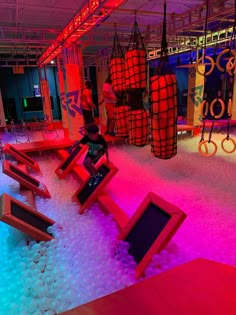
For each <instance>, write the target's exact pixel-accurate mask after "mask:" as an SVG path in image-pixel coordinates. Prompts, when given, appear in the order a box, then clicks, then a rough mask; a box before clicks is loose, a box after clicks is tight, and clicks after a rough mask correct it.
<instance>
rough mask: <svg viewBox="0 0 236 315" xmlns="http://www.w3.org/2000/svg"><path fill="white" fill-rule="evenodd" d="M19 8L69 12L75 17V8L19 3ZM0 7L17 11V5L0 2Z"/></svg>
mask: <svg viewBox="0 0 236 315" xmlns="http://www.w3.org/2000/svg"><path fill="white" fill-rule="evenodd" d="M17 6H18V8H23V9H24V8H26V9H35V10H40V9H41V10H44V11H45V10H48V11H54V12H55V11H60V12H68V13H71V15H73V14H74V13H75V10H76V9H75V8H68V7H67V6H65V7H56V8H55V6H46V5H42V4H30V3H25V2H24V3H18V4H17ZM0 7H2V8H10V9H16V3H6V2H3V3H2V2H0Z"/></svg>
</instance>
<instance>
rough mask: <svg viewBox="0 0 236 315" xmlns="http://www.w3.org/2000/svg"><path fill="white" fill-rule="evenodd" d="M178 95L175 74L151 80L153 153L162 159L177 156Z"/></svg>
mask: <svg viewBox="0 0 236 315" xmlns="http://www.w3.org/2000/svg"><path fill="white" fill-rule="evenodd" d="M176 93H177V88H176V76H175V75H174V74H166V75H160V76H154V77H152V78H151V101H152V104H151V115H152V118H151V139H152V140H151V151H152V153H153V154H154V155H155V156H156V157H158V158H160V159H170V158H171V157H173V156H175V155H176V154H177V125H176V121H177V96H176V95H177V94H176Z"/></svg>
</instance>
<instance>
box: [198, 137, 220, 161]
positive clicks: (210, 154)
mask: <svg viewBox="0 0 236 315" xmlns="http://www.w3.org/2000/svg"><path fill="white" fill-rule="evenodd" d="M207 143H212V144H213V146H214V150H213V152H212V153H208V148H207ZM202 145H204V147H205V149H206V152H205V153H204V152H203V151H202ZM216 151H217V144H216V143H215V142H214V141H212V140H210V141H209V140H204V141H201V142H199V144H198V152H199V153H200V154H201V155H203V156H207V157H211V156H213V155H215V154H216Z"/></svg>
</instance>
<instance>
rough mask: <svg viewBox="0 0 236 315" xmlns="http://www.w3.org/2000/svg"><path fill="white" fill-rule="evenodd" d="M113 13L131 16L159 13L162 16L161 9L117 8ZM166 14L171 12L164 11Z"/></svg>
mask: <svg viewBox="0 0 236 315" xmlns="http://www.w3.org/2000/svg"><path fill="white" fill-rule="evenodd" d="M114 13H115V14H122V15H123V14H125V15H133V16H135V15H136V16H137V17H139V16H145V15H149V16H154V17H155V16H156V15H160V16H163V11H162V12H157V11H155V12H153V11H143V10H132V9H122V8H120V9H117V10H116V11H115V12H114ZM166 15H167V16H171V15H172V13H166Z"/></svg>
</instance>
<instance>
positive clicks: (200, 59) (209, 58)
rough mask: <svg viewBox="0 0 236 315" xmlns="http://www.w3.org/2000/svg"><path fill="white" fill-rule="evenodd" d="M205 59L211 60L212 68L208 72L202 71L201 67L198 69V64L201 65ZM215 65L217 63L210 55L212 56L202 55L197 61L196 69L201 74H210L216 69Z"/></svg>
mask: <svg viewBox="0 0 236 315" xmlns="http://www.w3.org/2000/svg"><path fill="white" fill-rule="evenodd" d="M204 59H207V60H209V61H210V63H211V68H210V70H209V71H208V72H201V71H200V70H199V69H198V66H199V65H200V63H201V62H202V61H203V60H204ZM214 66H215V63H214V60H213V59H212V58H211V57H210V56H202V57H201V58H199V59H198V60H197V62H196V71H197V73H199V74H200V75H205V76H207V75H210V74H211V73H212V71H213V70H214Z"/></svg>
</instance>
